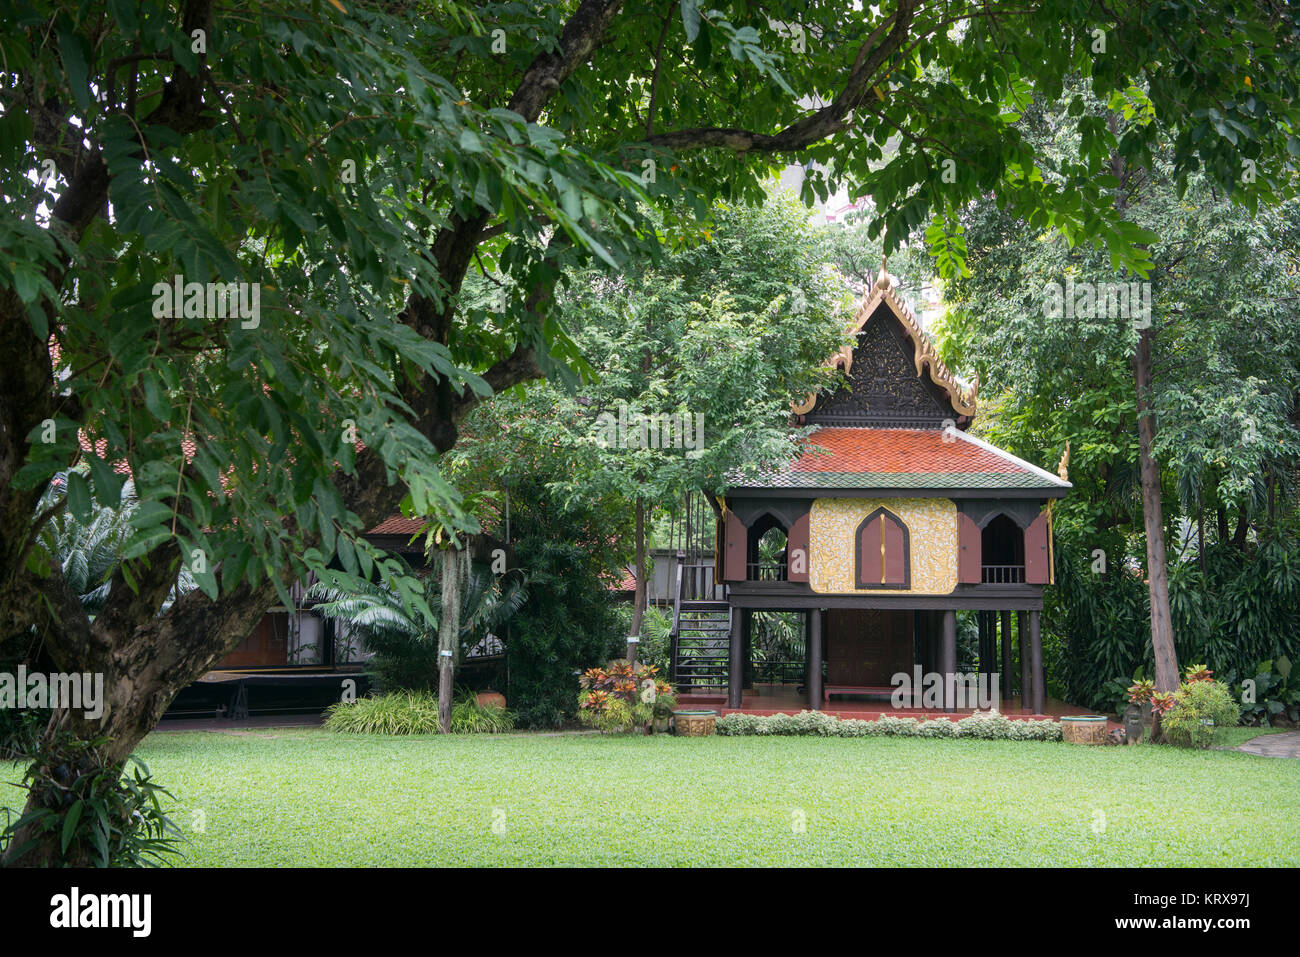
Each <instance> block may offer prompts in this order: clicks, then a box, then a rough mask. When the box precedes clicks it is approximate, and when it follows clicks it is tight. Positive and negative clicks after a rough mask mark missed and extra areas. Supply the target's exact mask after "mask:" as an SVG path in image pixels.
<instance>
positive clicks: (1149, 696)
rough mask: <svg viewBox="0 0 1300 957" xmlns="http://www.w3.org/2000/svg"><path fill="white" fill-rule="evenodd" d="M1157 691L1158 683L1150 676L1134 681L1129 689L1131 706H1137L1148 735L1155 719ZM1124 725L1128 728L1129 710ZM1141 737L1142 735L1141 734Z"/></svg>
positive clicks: (1144, 729) (1143, 728)
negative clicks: (1154, 704) (1153, 703)
mask: <svg viewBox="0 0 1300 957" xmlns="http://www.w3.org/2000/svg"><path fill="white" fill-rule="evenodd" d="M1155 693H1156V683H1155V682H1154V681H1152V680H1151V679H1150V678H1146V679H1139V680H1137V681H1134V682H1133V684H1131V685H1130V686H1129V689H1128V700H1129V707H1130V708H1136V709H1137V712H1138V715H1139V717H1140V719H1141V722H1142V730H1143V733H1144V734H1146V735H1147V736H1150V734H1151V724H1152V721H1153V720H1154V719H1153V717H1152V700H1153V699H1154V697H1155ZM1124 727H1125V730H1126V731H1127V730H1128V712H1127V711H1125V714H1124ZM1139 737H1140V736H1139ZM1130 740H1131V738H1130Z"/></svg>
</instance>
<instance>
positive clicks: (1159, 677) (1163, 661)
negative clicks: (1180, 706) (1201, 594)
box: [1133, 328, 1178, 691]
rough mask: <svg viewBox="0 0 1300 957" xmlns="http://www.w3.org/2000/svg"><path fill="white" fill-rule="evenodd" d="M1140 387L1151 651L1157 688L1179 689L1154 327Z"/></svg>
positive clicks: (1139, 359)
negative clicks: (1155, 412) (1158, 443)
mask: <svg viewBox="0 0 1300 957" xmlns="http://www.w3.org/2000/svg"><path fill="white" fill-rule="evenodd" d="M1133 379H1134V382H1135V384H1136V386H1137V411H1138V460H1139V464H1140V467H1141V473H1142V517H1143V520H1144V522H1145V524H1146V538H1147V579H1148V582H1149V586H1150V594H1151V651H1152V653H1153V654H1154V656H1155V664H1156V679H1155V681H1156V690H1157V691H1174V690H1176V689H1177V688H1178V654H1177V652H1176V651H1175V650H1174V628H1173V619H1172V618H1171V617H1170V613H1169V566H1168V564H1167V563H1166V560H1165V526H1164V522H1163V520H1162V519H1161V507H1160V469H1159V467H1158V466H1157V464H1156V460H1155V457H1154V455H1153V454H1152V448H1153V446H1154V444H1155V435H1156V429H1155V419H1154V418H1153V416H1152V412H1151V404H1150V403H1151V330H1150V329H1149V328H1147V329H1142V330H1140V332H1139V333H1138V347H1137V351H1135V352H1134V353H1133Z"/></svg>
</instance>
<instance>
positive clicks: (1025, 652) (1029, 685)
mask: <svg viewBox="0 0 1300 957" xmlns="http://www.w3.org/2000/svg"><path fill="white" fill-rule="evenodd" d="M1016 625H1017V628H1018V630H1019V632H1020V709H1021V710H1022V711H1028V710H1029V701H1030V698H1031V697H1032V691H1033V682H1032V681H1030V676H1029V615H1028V613H1027V612H1023V611H1018V612H1016Z"/></svg>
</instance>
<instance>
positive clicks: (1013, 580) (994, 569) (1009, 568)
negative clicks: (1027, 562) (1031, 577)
mask: <svg viewBox="0 0 1300 957" xmlns="http://www.w3.org/2000/svg"><path fill="white" fill-rule="evenodd" d="M980 572H981V573H980V581H982V582H983V583H984V584H985V585H1023V584H1024V582H1025V566H1024V565H984V566H982V567H981V570H980Z"/></svg>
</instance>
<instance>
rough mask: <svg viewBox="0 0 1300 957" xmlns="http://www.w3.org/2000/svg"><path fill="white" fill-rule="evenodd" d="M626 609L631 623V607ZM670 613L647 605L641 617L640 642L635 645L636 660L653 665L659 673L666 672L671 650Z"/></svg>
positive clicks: (671, 626) (671, 627) (671, 628)
mask: <svg viewBox="0 0 1300 957" xmlns="http://www.w3.org/2000/svg"><path fill="white" fill-rule="evenodd" d="M625 607H626V608H627V611H628V620H629V622H628V623H629V626H630V624H631V610H632V609H631V607H630V606H625ZM672 630H673V619H672V614H671V613H669V612H666V611H662V610H660V609H659V608H656V607H655V606H654V605H649V606H647V608H646V609H645V614H644V616H643V617H642V618H641V644H639V645H638V646H637V651H636V660H637V661H638V662H640V663H641V664H646V665H653V666H654V667H655V668H657V669H658V670H659V673H660V674H664V675H666V674H668V671H669V666H670V663H669V661H668V658H669V655H670V654H671V652H672V640H671V639H672Z"/></svg>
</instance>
